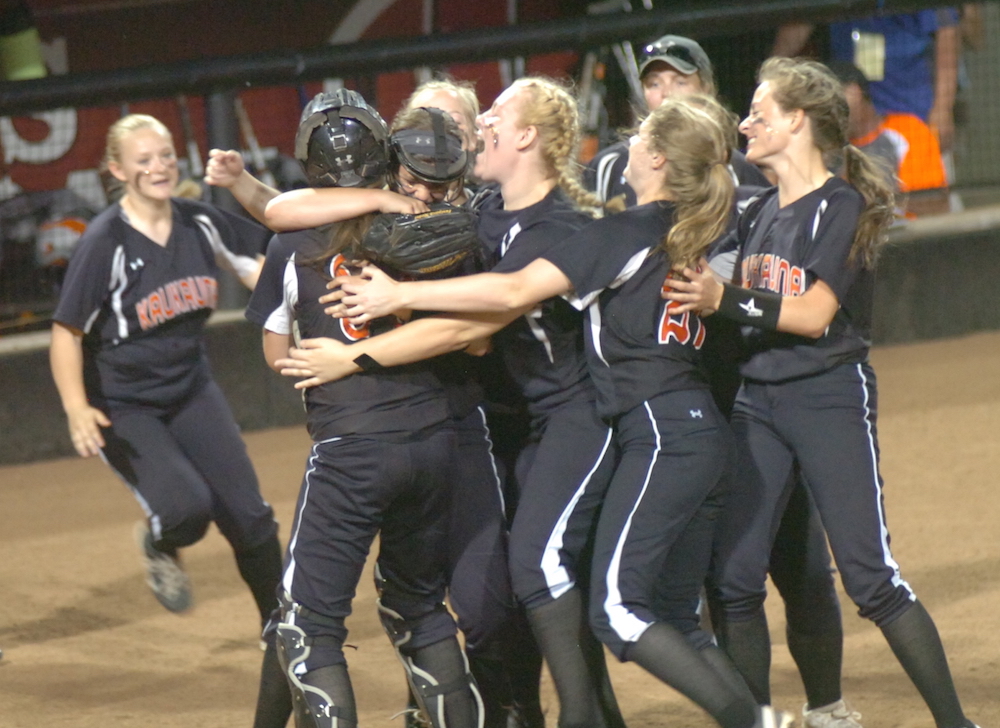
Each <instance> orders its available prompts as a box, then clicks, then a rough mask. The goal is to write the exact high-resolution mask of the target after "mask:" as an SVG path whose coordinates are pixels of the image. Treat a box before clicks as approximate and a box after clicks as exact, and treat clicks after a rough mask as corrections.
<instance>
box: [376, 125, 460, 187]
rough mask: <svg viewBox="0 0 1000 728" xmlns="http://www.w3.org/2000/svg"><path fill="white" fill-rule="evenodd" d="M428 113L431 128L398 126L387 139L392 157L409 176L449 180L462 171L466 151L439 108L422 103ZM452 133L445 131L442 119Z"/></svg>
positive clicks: (429, 180)
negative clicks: (399, 127) (406, 170)
mask: <svg viewBox="0 0 1000 728" xmlns="http://www.w3.org/2000/svg"><path fill="white" fill-rule="evenodd" d="M422 109H423V110H424V111H426V112H427V114H428V115H429V116H430V121H431V128H430V129H429V130H426V129H400V130H399V131H397V132H395V133H394V134H393V135H392V136H391V137H390V139H389V147H390V148H391V150H392V155H393V158H394V161H396V162H398V163H399V165H400V166H403V167H406V168H407V169H408V170H409V171H410V172H411V173H412V174H413V176H415V177H417V178H418V179H422V180H425V181H427V182H434V183H438V182H451V181H452V180H455V179H458V178H459V177H461V176H462V174H464V173H465V171H466V169H467V165H468V153H467V152H466V151H465V150H464V149H463V148H462V139H461V137H460V136H458V133H457V126H456V125H455V123H454V121H452V119H451V117H449V116H448V115H447V114H446V113H445V112H444V111H442V110H441V109H435V108H427V107H422ZM446 119H447V120H448V121H449V122H451V126H452V127H454V128H455V130H456V131H455V133H451V134H449V133H448V130H447V128H446V126H445V124H446V121H445V120H446Z"/></svg>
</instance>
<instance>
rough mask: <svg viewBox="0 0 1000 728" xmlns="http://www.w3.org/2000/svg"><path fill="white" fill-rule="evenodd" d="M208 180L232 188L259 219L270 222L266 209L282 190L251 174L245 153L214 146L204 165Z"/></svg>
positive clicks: (240, 200) (247, 208)
mask: <svg viewBox="0 0 1000 728" xmlns="http://www.w3.org/2000/svg"><path fill="white" fill-rule="evenodd" d="M205 183H206V184H209V185H212V186H213V187H224V188H225V189H227V190H229V191H230V192H231V193H232V195H233V197H235V198H236V201H237V202H239V203H240V204H241V205H243V209H244V210H246V211H247V212H249V213H250V214H251V215H252V216H253V217H254V219H255V220H257V222H259V223H261V224H263V225H267V220H265V219H264V208H265V207H266V206H267V203H268V202H269V201H270V200H272V199H274V198H275V197H277V196H278V195H279V194H281V193H280V191H279V190H276V189H274V188H273V187H269V186H268V185H266V184H264V183H263V182H261V181H260V180H259V179H257V178H256V177H254V176H253V175H252V174H250V173H249V172H248V171H247V170H246V168H245V166H244V165H243V155H241V154H240V153H239V152H238V151H236V150H235V149H230V150H228V151H223V150H222V149H212V150H211V151H209V153H208V164H207V165H206V166H205Z"/></svg>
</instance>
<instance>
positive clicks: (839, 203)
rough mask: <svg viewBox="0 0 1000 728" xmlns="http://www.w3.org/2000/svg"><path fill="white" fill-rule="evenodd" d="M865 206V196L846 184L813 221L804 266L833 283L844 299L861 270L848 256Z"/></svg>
mask: <svg viewBox="0 0 1000 728" xmlns="http://www.w3.org/2000/svg"><path fill="white" fill-rule="evenodd" d="M863 208H864V198H862V197H861V195H860V194H859V193H858V192H857V191H856V190H854V189H853V188H851V187H846V186H845V187H844V188H843V189H840V190H837V191H836V192H835V193H834V194H833V195H831V196H830V198H829V203H828V204H827V206H826V209H822V210H817V216H818V220H817V219H814V221H813V230H815V232H814V233H813V235H812V241H811V243H810V245H809V248H808V253H807V254H806V255H805V256H804V258H803V267H804V268H805V269H806V270H807V271H809V272H810V273H812V274H813V275H815V276H816V277H817V278H819V279H820V280H821V281H823V282H824V283H826V284H827V285H828V286H830V288H831V289H832V290H833V292H834V293H835V294H836V295H837V299H838V300H840V301H843V300H844V296H845V295H846V294H847V291H848V289H849V288H850V287H851V285H852V284H853V283H854V280H855V278H856V277H857V273H858V266H854V265H849V264H848V262H847V259H848V256H849V255H850V253H851V248H852V247H853V245H854V234H855V232H856V231H857V228H858V217H859V216H860V215H861V211H862V209H863ZM810 232H812V231H810Z"/></svg>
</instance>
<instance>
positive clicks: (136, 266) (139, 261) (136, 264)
mask: <svg viewBox="0 0 1000 728" xmlns="http://www.w3.org/2000/svg"><path fill="white" fill-rule="evenodd" d="M144 265H145V263H143V262H142V258H136V259H135V260H133V261H132V262H131V263H129V264H128V267H129V268H131V269H132V270H139V269H140V268H142V266H144Z"/></svg>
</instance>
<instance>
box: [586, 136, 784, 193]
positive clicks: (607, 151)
mask: <svg viewBox="0 0 1000 728" xmlns="http://www.w3.org/2000/svg"><path fill="white" fill-rule="evenodd" d="M627 165H628V142H624V141H623V142H616V143H615V144H611V145H609V146H607V147H605V148H604V149H602V150H601V151H599V152H598V153H597V154H595V155H594V157H593V159H591V160H590V161H589V162H588V163H587V166H586V167H585V168H584V172H583V184H584V187H586V188H587V189H588V190H590V191H591V192H593V193H594V194H596V195H597V196H598V197H599V198H600V199H601V202H607V201H608V200H612V199H614V198H615V197H618V196H619V195H625V205H626V207H633V206H635V204H636V201H637V200H636V198H635V191H634V190H633V189H632V186H631V185H630V184H629V183H628V182H626V181H625V177H624V174H625V167H626V166H627ZM729 171H730V172H731V173H732V175H733V184H735V185H748V186H751V187H769V186H770V184H771V183H770V182H768V181H767V177H765V176H764V173H763V172H761V171H760V169H759V168H758V167H757V166H756V165H754V164H751V163H750V162H748V161H747V158H746V157H745V156H744V155H743V153H742V152H738V151H733V154H732V157H731V158H730V159H729Z"/></svg>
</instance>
